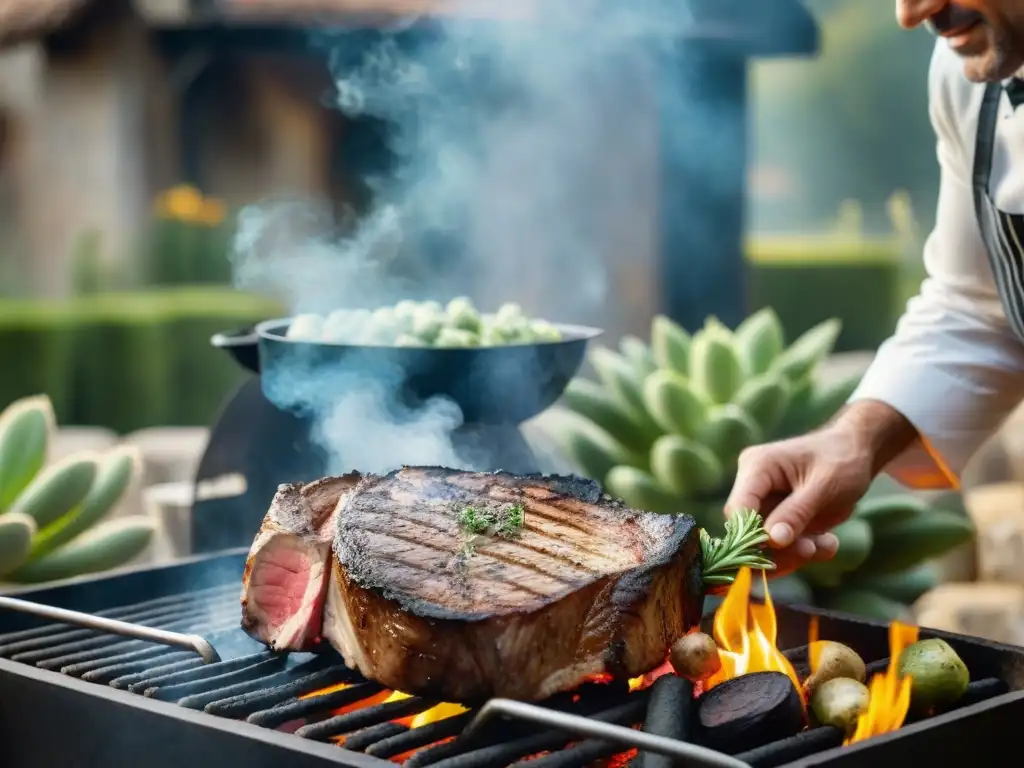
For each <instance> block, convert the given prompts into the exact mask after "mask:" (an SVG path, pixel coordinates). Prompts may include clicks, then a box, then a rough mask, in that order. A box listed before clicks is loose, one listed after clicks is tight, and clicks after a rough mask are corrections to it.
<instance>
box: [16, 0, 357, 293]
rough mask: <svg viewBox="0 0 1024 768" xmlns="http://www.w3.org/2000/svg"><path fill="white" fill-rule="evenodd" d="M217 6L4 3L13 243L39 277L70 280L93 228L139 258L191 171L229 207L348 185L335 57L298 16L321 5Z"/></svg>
mask: <svg viewBox="0 0 1024 768" xmlns="http://www.w3.org/2000/svg"><path fill="white" fill-rule="evenodd" d="M216 5H217V6H218V7H217V9H216V12H214V9H212V7H211V6H212V4H211V3H204V2H202V1H200V2H188V0H137V1H132V0H3V1H2V2H0V48H2V53H0V238H2V241H0V247H2V248H3V251H2V252H3V253H4V254H5V255H6V256H7V257H8V258H9V257H10V256H11V255H14V254H17V255H18V257H19V261H20V262H21V265H22V266H24V267H26V268H27V271H28V272H29V273H30V274H29V275H27V277H28V279H29V281H30V284H31V285H32V287H33V288H35V289H38V290H42V291H44V292H46V293H60V292H61V291H63V289H64V288H65V284H64V281H65V280H66V279H67V274H66V273H67V271H68V270H66V269H62V268H61V266H62V265H64V264H66V261H67V259H68V257H69V254H70V253H71V252H72V251H73V249H74V245H75V242H76V239H77V238H79V237H80V236H81V235H82V233H83V232H86V231H90V230H92V231H98V232H101V233H102V235H103V238H104V243H105V249H106V251H107V252H108V253H110V254H112V255H117V256H121V257H126V256H127V255H128V254H130V253H131V250H132V248H133V245H134V243H135V242H136V241H137V238H138V237H139V235H140V232H141V228H143V227H144V226H146V222H147V220H148V218H149V212H150V207H151V204H152V201H153V199H154V197H155V195H156V193H157V192H159V191H160V190H162V189H164V188H166V187H168V186H170V185H173V184H177V183H180V182H182V181H185V182H190V183H193V184H196V185H198V186H200V187H201V188H202V189H203V190H204V191H205V192H207V193H209V194H215V195H217V196H219V197H222V198H224V199H226V200H227V202H228V203H239V202H246V201H249V200H252V199H253V198H256V197H259V196H261V195H263V194H264V193H267V192H271V191H274V192H285V191H288V192H294V193H299V194H303V195H311V196H317V197H321V196H326V197H329V198H332V199H346V198H348V197H350V196H351V190H348V189H346V188H345V184H346V183H345V179H346V177H347V176H348V174H346V173H345V171H344V168H343V165H344V163H343V161H342V158H340V157H339V156H338V152H339V148H340V147H341V146H343V144H344V142H342V141H341V137H342V134H343V133H344V132H345V121H344V119H343V117H342V116H341V115H340V114H339V113H338V112H337V111H336V110H334V109H332V108H331V107H330V105H329V103H327V98H328V97H329V95H330V81H329V78H328V74H327V72H326V70H325V67H324V65H323V60H322V58H317V57H315V56H314V55H312V54H311V53H310V52H309V50H308V45H307V41H306V38H305V36H304V35H303V33H302V32H301V30H300V29H298V28H297V27H291V26H289V25H288V23H287V22H288V21H289V20H290V18H291V17H294V18H295V20H297V21H301V20H304V19H305V18H307V16H308V13H309V8H310V4H308V3H291V2H288V1H287V0H281V2H277V3H265V2H259V3H244V2H241V3H230V2H228V3H217V4H216ZM234 5H237V6H240V7H242V10H241V11H239V12H237V13H235V12H234V11H233V10H232V6H234ZM250 5H251V6H255V7H256V10H257V11H258V12H259V14H258V17H257V18H252V15H251V12H250V9H249V6H250ZM334 5H341V4H338V3H335V4H334ZM296 10H298V11H301V13H296V12H295V11H296ZM236 16H237V17H238V21H239V23H238V24H237V25H236V24H234V23H233V20H234V18H235V17H236Z"/></svg>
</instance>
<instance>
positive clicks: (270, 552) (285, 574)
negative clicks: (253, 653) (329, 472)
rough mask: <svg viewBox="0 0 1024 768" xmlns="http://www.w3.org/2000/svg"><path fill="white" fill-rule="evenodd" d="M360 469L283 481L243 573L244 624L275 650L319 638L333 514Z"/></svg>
mask: <svg viewBox="0 0 1024 768" xmlns="http://www.w3.org/2000/svg"><path fill="white" fill-rule="evenodd" d="M358 480H359V476H358V475H354V474H353V475H345V476H344V477H326V478H323V479H322V480H317V481H316V482H314V483H310V484H308V485H293V484H287V485H282V486H280V487H279V488H278V490H277V493H276V494H275V495H274V500H273V501H272V502H271V505H270V509H269V511H268V512H267V515H266V517H265V518H264V520H263V524H262V526H261V527H260V531H259V533H258V534H257V536H256V539H255V540H254V541H253V545H252V547H251V549H250V551H249V557H248V558H247V559H246V563H245V571H244V573H243V575H242V628H243V629H245V631H246V632H248V633H249V634H250V635H251V636H252V637H254V638H256V639H258V640H260V641H262V642H264V643H266V644H267V645H268V646H270V647H271V648H272V649H274V650H307V649H310V648H312V647H314V646H315V645H317V644H318V643H319V642H320V635H321V627H322V624H323V604H324V597H325V594H326V589H327V577H328V574H329V571H330V569H329V560H330V551H331V539H332V536H333V533H334V524H333V523H334V517H335V515H336V514H337V511H338V509H339V508H340V504H341V503H342V502H343V500H344V498H345V496H346V494H347V493H349V492H350V491H351V490H352V489H353V488H354V487H355V486H356V484H357V483H358Z"/></svg>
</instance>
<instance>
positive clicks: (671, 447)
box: [559, 309, 973, 619]
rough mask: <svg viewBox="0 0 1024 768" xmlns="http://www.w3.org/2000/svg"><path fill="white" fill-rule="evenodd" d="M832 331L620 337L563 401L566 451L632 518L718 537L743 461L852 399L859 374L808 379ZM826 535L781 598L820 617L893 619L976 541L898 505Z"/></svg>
mask: <svg viewBox="0 0 1024 768" xmlns="http://www.w3.org/2000/svg"><path fill="white" fill-rule="evenodd" d="M840 329H841V324H840V323H839V321H838V320H835V319H832V320H827V321H825V322H823V323H821V324H819V325H817V326H815V327H814V328H811V329H810V330H809V331H807V332H806V333H804V334H803V335H802V336H800V337H799V338H797V339H796V340H795V341H794V342H793V343H792V344H788V345H787V343H786V339H785V334H784V332H783V329H782V325H781V323H780V322H779V318H778V316H777V315H776V314H775V312H774V311H773V310H771V309H763V310H760V311H758V312H756V313H754V314H753V315H751V316H750V317H748V318H747V319H746V320H745V321H744V322H743V323H741V324H740V325H739V326H738V327H737V328H736V329H730V328H727V327H726V326H724V325H723V324H722V323H720V322H719V321H718V320H716V319H715V318H709V319H708V320H707V321H706V322H705V324H704V326H703V327H702V328H701V329H700V330H698V331H697V332H696V333H694V334H692V335H691V334H689V333H687V332H686V331H685V330H684V329H683V328H681V327H680V326H679V325H678V324H676V323H675V322H673V321H672V320H670V319H669V318H667V317H663V316H658V317H655V318H654V321H653V323H652V327H651V341H650V344H647V343H645V342H644V341H642V340H641V339H639V338H636V337H633V336H627V337H626V338H624V339H623V340H622V341H621V342H620V344H619V349H618V350H613V349H609V348H607V347H601V346H595V347H593V348H592V349H591V350H590V352H589V353H588V359H589V361H590V363H591V365H592V367H593V369H594V371H595V373H596V376H597V380H596V381H595V380H592V379H587V378H583V377H579V378H577V379H575V380H574V381H573V382H572V383H571V384H570V385H569V387H568V389H567V390H566V393H565V396H564V398H563V404H564V405H565V407H566V408H567V409H568V410H569V411H570V418H569V419H567V420H566V421H565V423H564V424H563V427H562V428H561V429H560V431H559V439H560V440H561V448H562V451H563V452H564V454H565V455H566V457H567V458H568V459H569V460H570V461H571V462H572V463H573V464H574V465H575V466H576V469H577V470H578V471H579V472H581V473H582V474H584V475H586V476H588V477H590V478H591V479H594V480H596V481H598V482H599V483H601V484H602V485H603V486H604V488H605V490H606V491H607V492H608V493H609V494H611V495H613V496H616V497H618V498H621V499H623V500H624V501H625V502H626V503H628V504H629V505H630V506H633V507H637V508H640V509H646V510H650V511H654V512H662V513H666V514H679V513H686V514H690V515H692V516H693V517H695V518H696V519H697V521H698V523H699V524H700V525H701V527H702V528H704V529H706V530H708V531H710V532H711V533H712V534H720V532H721V531H722V530H723V523H724V519H723V515H722V510H723V504H724V500H725V497H726V496H727V494H728V492H729V489H730V487H731V485H732V482H733V479H734V477H735V471H736V462H737V459H738V457H739V455H740V453H741V452H742V451H743V449H745V448H747V447H748V446H751V445H756V444H759V443H762V442H766V441H770V440H777V439H781V438H784V437H789V436H792V435H796V434H800V433H802V432H805V431H808V430H811V429H814V428H816V427H819V426H821V425H822V424H824V423H825V422H826V421H827V420H828V419H829V418H831V417H832V416H833V415H834V414H835V413H836V411H837V410H838V409H839V408H840V407H841V406H842V405H843V404H844V403H845V402H846V400H847V399H848V398H849V397H850V395H851V394H852V393H853V391H854V389H855V388H856V387H857V384H858V383H859V380H860V375H859V374H857V375H853V376H848V377H846V378H842V379H839V380H836V381H829V382H826V381H823V380H822V379H821V378H820V377H819V376H818V375H817V372H818V367H819V365H820V364H821V363H822V361H823V360H825V359H826V358H827V357H828V356H829V355H830V354H831V352H832V350H833V348H834V345H835V342H836V339H837V338H838V336H839V332H840ZM835 533H836V535H837V536H838V538H839V540H840V549H839V554H838V555H837V557H836V559H835V560H834V561H832V562H830V563H822V564H818V563H815V564H813V565H810V566H807V567H806V568H805V569H803V570H802V571H801V572H800V573H799V574H798V575H797V576H796V577H793V578H791V579H789V580H788V582H787V587H788V588H789V589H790V590H791V591H795V592H796V593H797V595H798V596H799V599H801V600H804V601H810V602H815V603H817V604H819V605H821V606H823V607H832V608H834V609H836V610H846V611H851V612H855V613H860V614H864V615H870V616H876V617H879V618H886V619H891V618H898V617H899V618H905V617H906V604H907V603H909V602H912V601H913V600H914V599H916V597H917V596H919V595H920V594H921V593H923V592H924V591H926V590H927V589H929V588H930V587H931V586H934V583H935V581H936V574H935V572H934V570H930V569H929V568H927V567H925V566H926V563H927V561H928V560H929V559H931V558H934V557H937V556H938V555H941V554H943V553H945V552H947V551H949V550H950V549H953V548H955V547H957V546H959V545H960V544H963V543H964V542H966V541H967V540H969V539H970V538H971V536H972V535H973V527H972V526H971V523H970V521H969V520H968V518H967V517H966V516H963V515H958V514H956V513H954V512H947V511H942V510H937V509H932V508H929V507H928V505H927V504H925V503H924V502H923V501H921V500H920V499H919V498H918V497H917V496H914V495H911V494H895V495H888V496H885V497H881V498H874V499H872V500H870V501H865V502H863V503H862V504H861V505H859V506H858V508H857V512H856V513H855V515H854V516H853V517H852V518H851V519H850V520H849V521H848V522H846V523H843V524H842V525H840V526H839V527H838V528H837V529H836V530H835ZM780 587H781V585H780Z"/></svg>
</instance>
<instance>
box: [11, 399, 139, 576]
mask: <svg viewBox="0 0 1024 768" xmlns="http://www.w3.org/2000/svg"><path fill="white" fill-rule="evenodd" d="M55 430H56V419H55V417H54V412H53V406H52V404H51V403H50V399H49V397H47V396H46V395H37V396H33V397H27V398H23V399H21V400H17V401H15V402H14V403H11V404H10V405H9V406H8V407H7V408H6V409H5V410H4V411H3V412H2V413H0V582H4V581H6V582H20V583H36V582H42V581H54V580H57V579H65V578H71V577H73V576H80V575H83V574H87V573H95V572H97V571H104V570H108V569H110V568H116V567H117V566H120V565H123V564H125V563H127V562H128V561H129V560H131V559H132V558H134V557H135V556H136V555H138V554H139V553H141V552H142V551H143V550H144V549H145V548H146V547H147V546H148V545H149V543H150V541H151V540H152V537H153V530H154V526H153V523H152V521H151V520H149V518H146V517H143V516H141V515H138V516H131V517H124V518H120V519H115V520H106V519H105V518H106V517H107V515H108V514H109V513H110V511H111V510H112V509H113V508H114V507H115V506H116V505H117V503H118V502H119V501H120V500H121V499H122V498H123V497H124V495H125V493H126V492H127V490H128V489H129V487H131V485H132V482H133V481H135V480H136V479H137V478H138V477H139V475H140V474H141V470H142V457H141V454H140V453H139V451H138V449H137V448H134V447H129V446H117V447H115V448H113V449H111V450H109V451H107V452H105V453H101V454H96V453H81V454H76V455H73V456H69V457H67V458H64V459H62V460H60V461H57V462H54V463H52V464H50V465H47V463H46V457H47V451H48V448H49V445H50V441H51V439H52V437H53V434H54V432H55Z"/></svg>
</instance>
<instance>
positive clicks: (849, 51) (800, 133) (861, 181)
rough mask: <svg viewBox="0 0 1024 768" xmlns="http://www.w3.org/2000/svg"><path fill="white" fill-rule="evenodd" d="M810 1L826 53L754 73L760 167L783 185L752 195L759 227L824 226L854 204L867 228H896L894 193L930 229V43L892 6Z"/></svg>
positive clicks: (933, 178) (933, 169)
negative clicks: (890, 204)
mask: <svg viewBox="0 0 1024 768" xmlns="http://www.w3.org/2000/svg"><path fill="white" fill-rule="evenodd" d="M806 3H807V5H808V7H809V8H810V9H811V10H812V11H813V12H814V13H815V15H816V16H817V18H818V20H819V22H820V24H821V26H822V36H823V46H822V54H821V56H820V57H819V58H818V59H817V60H814V61H810V62H808V61H774V62H764V63H759V64H757V65H756V66H755V69H754V73H753V76H754V81H753V82H754V114H755V120H756V146H755V149H754V152H755V162H756V163H757V165H758V166H759V167H760V168H762V169H769V170H770V171H771V173H770V174H769V176H771V177H773V178H776V179H778V178H780V177H782V178H784V179H785V182H786V183H785V184H783V185H781V186H777V187H776V188H775V189H774V190H766V191H762V192H760V193H758V192H755V199H754V200H753V201H752V214H753V218H752V222H751V223H752V225H753V228H754V230H755V231H779V230H783V231H785V230H788V231H792V230H794V229H801V230H802V229H807V228H809V227H818V226H826V225H827V222H830V221H834V219H835V216H836V211H837V210H838V209H839V207H840V205H841V204H842V203H843V201H845V200H848V199H855V200H859V201H860V202H861V203H862V205H863V211H864V227H865V230H866V231H868V232H871V231H879V230H881V231H891V230H890V228H891V222H890V220H889V218H888V214H887V211H886V201H887V200H888V198H889V196H890V195H891V194H892V193H893V191H894V190H896V189H902V190H906V191H907V192H908V193H909V195H910V198H911V200H912V201H913V203H914V206H915V209H916V210H917V211H918V213H919V215H920V216H921V224H922V226H929V227H930V226H931V223H932V218H933V215H934V214H933V208H934V201H935V195H936V191H937V183H938V168H937V165H936V161H935V149H934V136H933V134H932V130H931V126H930V124H929V120H928V106H927V104H928V94H927V73H928V63H929V60H930V57H931V50H932V46H933V45H934V40H933V38H932V37H931V35H929V34H928V33H927V32H925V31H923V30H918V31H914V32H906V31H904V30H902V29H900V27H899V26H898V25H897V24H896V22H895V20H894V18H893V12H892V8H891V0H889V2H885V3H883V2H879V0H874V1H873V2H870V3H866V2H864V0H806ZM883 6H886V8H885V12H883Z"/></svg>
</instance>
